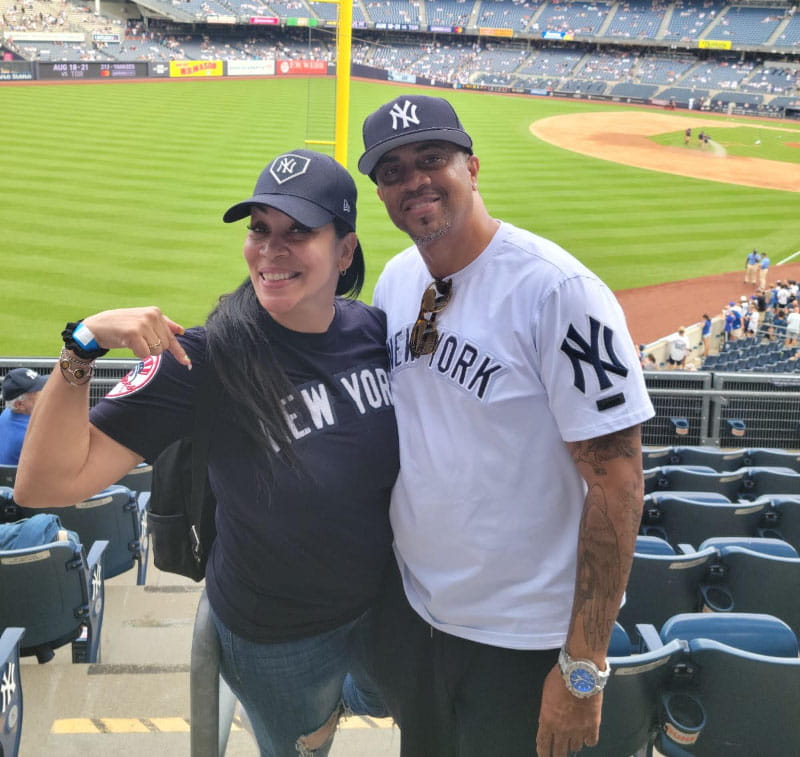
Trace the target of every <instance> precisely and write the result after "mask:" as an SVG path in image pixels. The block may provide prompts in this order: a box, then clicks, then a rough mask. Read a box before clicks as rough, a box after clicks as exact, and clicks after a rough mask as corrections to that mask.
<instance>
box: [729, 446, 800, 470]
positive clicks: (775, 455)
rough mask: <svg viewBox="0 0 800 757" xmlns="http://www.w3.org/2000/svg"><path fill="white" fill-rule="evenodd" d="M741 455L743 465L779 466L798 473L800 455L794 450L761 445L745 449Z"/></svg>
mask: <svg viewBox="0 0 800 757" xmlns="http://www.w3.org/2000/svg"><path fill="white" fill-rule="evenodd" d="M743 457H744V459H743V460H742V465H743V466H761V467H770V466H777V467H780V468H791V469H792V470H794V471H796V472H797V473H800V455H799V454H797V453H796V452H788V451H786V450H782V449H768V448H766V447H763V448H754V449H746V450H745V451H744V456H743Z"/></svg>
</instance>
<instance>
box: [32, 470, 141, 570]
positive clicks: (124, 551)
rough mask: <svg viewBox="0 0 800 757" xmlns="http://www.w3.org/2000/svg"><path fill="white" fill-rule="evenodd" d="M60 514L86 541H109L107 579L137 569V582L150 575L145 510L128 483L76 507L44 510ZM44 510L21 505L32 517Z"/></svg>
mask: <svg viewBox="0 0 800 757" xmlns="http://www.w3.org/2000/svg"><path fill="white" fill-rule="evenodd" d="M45 511H46V512H48V513H53V514H55V515H57V516H58V517H59V519H60V520H61V522H62V523H63V524H64V527H65V528H68V529H70V530H72V531H75V532H76V533H77V534H78V535H79V536H80V538H81V542H82V543H83V544H92V543H94V542H95V541H99V540H104V541H107V542H108V549H107V550H106V554H105V556H104V570H105V577H106V578H113V577H114V576H118V575H120V574H121V573H125V572H126V571H128V570H131V568H133V567H134V566H135V567H136V568H137V580H136V582H137V584H139V585H142V584H144V583H145V581H146V578H147V549H148V540H147V538H146V534H145V533H143V531H144V528H145V525H144V524H145V522H146V520H145V518H144V513H143V512H142V510H141V509H140V507H139V503H138V501H137V498H136V496H135V494H134V492H132V491H131V490H130V489H128V488H127V487H125V486H119V485H116V484H115V485H113V486H109V487H108V488H106V489H103V491H101V492H98V493H97V494H95V495H94V496H92V497H89V498H88V499H86V500H84V501H83V502H79V503H78V504H77V505H74V506H73V507H50V508H46V510H45ZM37 512H42V510H41V509H36V510H34V509H30V508H24V507H21V508H20V517H29V516H30V515H33V514H35V513H37Z"/></svg>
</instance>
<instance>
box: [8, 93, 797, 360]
mask: <svg viewBox="0 0 800 757" xmlns="http://www.w3.org/2000/svg"><path fill="white" fill-rule="evenodd" d="M400 91H402V90H400V89H398V88H397V87H395V86H391V85H387V84H377V83H365V82H354V83H353V87H352V107H351V124H350V133H351V140H350V146H349V165H350V168H351V170H353V171H355V165H356V161H357V158H358V155H359V153H360V127H361V122H362V120H363V118H364V116H365V115H366V114H367V113H368V112H370V111H371V110H373V109H374V108H376V107H377V106H378V105H380V104H381V103H382V102H384V101H386V100H387V99H389V98H390V97H392V96H394V95H395V94H397V93H399V92H400ZM436 94H444V95H445V96H447V97H448V98H449V99H450V100H451V101H452V102H453V103H454V104H455V106H456V108H457V109H458V111H459V113H460V114H461V116H462V120H463V121H464V124H465V125H466V127H467V129H468V130H469V131H470V133H471V134H472V136H473V138H474V140H475V148H476V153H477V154H478V155H479V156H480V158H481V164H482V168H481V175H480V187H481V190H482V192H483V195H484V197H485V198H486V201H487V204H488V206H489V208H490V211H491V212H492V213H493V214H494V215H495V216H497V217H500V218H504V219H506V220H508V221H511V222H513V223H516V224H518V225H520V226H523V227H526V228H529V229H531V230H534V231H536V232H537V233H539V234H542V235H543V236H546V237H549V238H552V239H554V240H556V241H557V242H558V243H560V244H561V245H563V246H564V247H565V248H567V249H568V250H570V251H571V252H573V253H574V254H575V255H576V256H577V257H578V258H580V259H581V260H582V261H584V262H585V263H586V264H587V265H588V266H590V267H591V268H592V269H594V270H595V271H596V272H597V273H599V274H600V275H601V276H602V277H603V278H604V279H605V280H606V281H607V282H608V283H609V285H610V286H612V287H613V288H614V289H622V288H630V287H638V286H644V285H648V284H654V283H659V282H663V281H668V280H676V279H683V278H689V277H693V276H700V275H704V274H712V273H720V272H724V271H732V270H740V269H741V268H742V266H743V264H744V258H745V255H746V254H747V252H748V251H749V250H751V249H752V248H753V247H757V248H758V249H761V250H765V251H767V252H769V254H770V257H771V258H772V260H773V261H775V262H776V261H779V260H781V259H782V258H783V257H785V256H786V255H789V254H791V253H793V252H795V251H796V250H798V249H800V212H798V208H800V196H798V194H797V193H791V192H779V191H772V190H758V189H753V188H747V187H736V186H729V185H726V184H721V183H716V182H711V181H701V180H697V179H689V178H681V177H679V176H672V175H667V174H661V173H655V172H653V171H647V170H643V169H637V168H630V167H627V166H622V165H618V164H615V163H611V162H607V161H603V160H598V159H594V158H587V157H583V156H581V155H578V154H576V153H573V152H570V151H568V150H564V149H560V148H557V147H554V146H552V145H549V144H546V143H543V142H541V141H539V140H538V139H536V138H535V137H533V136H532V135H531V133H530V131H529V130H528V126H529V124H530V123H531V122H532V121H534V120H536V119H538V118H542V117H545V116H550V115H554V114H557V113H567V112H579V111H587V110H595V109H598V108H601V109H613V108H615V107H617V106H613V105H608V104H606V105H598V104H593V103H588V102H566V101H558V100H554V99H546V98H523V97H509V96H501V95H487V94H483V93H475V92H449V91H447V92H446V91H443V90H437V92H436ZM0 98H1V101H2V112H3V116H4V123H5V128H4V130H3V150H2V182H0V223H1V224H2V239H3V242H2V250H3V255H2V268H3V285H4V286H3V299H2V304H0V354H2V355H53V354H55V353H56V352H57V350H58V348H59V342H60V337H59V332H60V330H61V328H62V327H63V324H64V322H65V321H67V320H75V319H76V318H79V317H82V316H85V315H88V314H89V313H92V312H96V311H98V310H100V309H105V308H111V307H120V306H132V305H142V304H152V303H154V304H158V305H160V306H161V307H162V308H163V309H164V310H165V311H166V312H168V313H169V315H171V316H172V317H173V318H175V319H176V320H178V321H180V322H181V323H183V324H184V325H187V326H188V325H192V324H196V323H199V322H202V321H203V320H204V318H205V316H206V314H207V312H208V311H209V309H210V308H211V307H212V306H213V304H214V302H215V300H216V297H217V296H218V295H219V294H220V293H222V292H225V291H228V290H230V289H232V288H233V287H234V286H236V285H237V284H238V283H239V281H240V280H241V279H242V278H243V277H244V276H245V268H244V264H243V262H242V259H241V242H242V236H243V228H242V224H233V225H230V226H229V225H226V224H223V223H222V222H221V215H222V212H223V211H224V210H225V209H226V208H227V207H228V205H230V204H232V203H233V202H236V201H238V200H240V199H242V198H243V197H245V196H247V194H249V192H250V190H251V189H252V186H253V184H254V182H255V179H256V176H257V174H258V173H259V172H260V170H261V169H262V167H263V166H264V164H265V162H266V161H267V160H268V159H269V158H270V157H272V156H273V155H275V154H277V153H278V152H281V151H283V150H286V149H290V148H293V147H298V146H302V143H303V140H304V139H306V138H309V139H329V138H330V137H331V134H332V131H331V129H332V120H331V116H330V113H331V112H332V101H333V83H332V81H331V80H315V81H311V82H307V81H305V80H287V79H262V80H255V81H248V80H225V81H197V82H192V81H185V82H149V83H114V84H111V83H103V84H93V85H83V84H81V85H54V86H26V87H0ZM703 118H707V116H706V115H705V114H703ZM765 123H767V124H769V125H777V124H776V123H775V122H771V121H770V122H765ZM754 125H755V124H754ZM780 125H784V124H780ZM788 125H789V126H791V125H790V124H788ZM795 129H796V131H797V139H798V140H800V127H795ZM720 133H721V130H720ZM717 136H719V135H717V134H714V137H715V138H716V137H717ZM763 139H764V138H763V137H762V143H763ZM776 170H794V167H790V168H787V167H781V166H779V167H778V168H777V169H776ZM357 183H358V187H359V192H360V202H359V233H360V236H361V239H362V242H363V245H364V249H365V251H366V255H367V260H368V279H367V286H366V287H365V291H364V295H363V297H364V299H365V300H367V301H369V299H370V298H371V293H372V287H373V285H374V282H375V279H376V277H377V274H378V272H379V271H380V269H381V268H382V266H383V263H384V261H385V260H386V259H387V258H388V257H389V256H390V255H392V254H393V253H394V252H396V251H397V250H399V249H401V248H402V247H404V246H405V245H406V244H407V241H406V238H405V237H404V236H403V235H402V234H401V233H400V232H398V231H397V230H395V229H394V228H393V227H392V226H390V224H389V222H388V221H387V219H386V216H385V214H384V211H383V208H382V206H381V205H380V203H379V202H378V199H377V197H376V195H375V191H374V186H373V185H372V184H371V182H370V181H369V180H368V179H366V178H365V177H362V176H360V175H357ZM653 307H655V308H661V309H664V310H667V309H668V308H669V303H668V302H654V303H653Z"/></svg>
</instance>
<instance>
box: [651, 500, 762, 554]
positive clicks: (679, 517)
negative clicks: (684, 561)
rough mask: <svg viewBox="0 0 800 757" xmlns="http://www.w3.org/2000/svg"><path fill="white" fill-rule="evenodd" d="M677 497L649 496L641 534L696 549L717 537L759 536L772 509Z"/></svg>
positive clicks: (676, 546) (755, 503) (759, 503)
mask: <svg viewBox="0 0 800 757" xmlns="http://www.w3.org/2000/svg"><path fill="white" fill-rule="evenodd" d="M684 494H686V493H684ZM676 495H677V492H676V493H674V494H673V493H671V492H663V493H654V494H648V495H646V496H645V498H644V499H645V504H644V512H643V514H642V525H641V529H640V533H641V534H643V535H645V536H658V537H660V538H662V539H664V540H666V541H668V542H669V543H670V544H671V545H672V546H673V547H674V548H676V549H677V548H678V546H679V545H680V544H691V545H692V546H694V547H696V546H697V545H698V544H700V543H702V542H703V541H705V540H706V539H710V538H712V537H714V536H759V533H758V529H759V527H760V525H761V521H762V518H763V515H764V512H765V511H766V510H767V508H768V506H769V504H768V503H767V502H766V501H759V502H709V501H704V500H703V499H702V498H699V497H698V498H690V497H687V496H676Z"/></svg>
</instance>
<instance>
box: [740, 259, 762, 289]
mask: <svg viewBox="0 0 800 757" xmlns="http://www.w3.org/2000/svg"><path fill="white" fill-rule="evenodd" d="M760 263H761V255H759V254H758V250H752V251H751V252H749V253H748V254H747V259H746V260H745V264H744V283H745V284H752V285H753V286H755V285H756V284H757V283H758V269H759V267H760Z"/></svg>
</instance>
